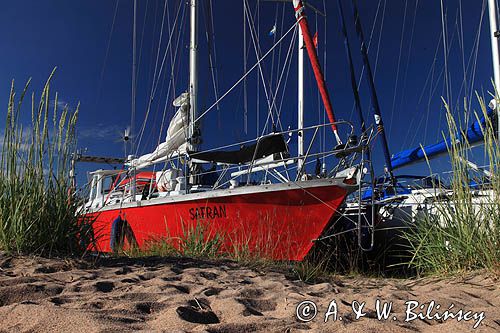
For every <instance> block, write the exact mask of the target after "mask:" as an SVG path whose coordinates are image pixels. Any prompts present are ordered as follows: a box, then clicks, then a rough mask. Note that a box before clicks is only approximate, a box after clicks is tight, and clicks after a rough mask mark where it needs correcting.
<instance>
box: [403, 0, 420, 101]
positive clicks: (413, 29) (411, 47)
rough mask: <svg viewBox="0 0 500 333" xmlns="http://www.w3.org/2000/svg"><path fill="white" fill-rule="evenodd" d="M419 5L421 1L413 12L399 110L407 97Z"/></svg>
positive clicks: (417, 2)
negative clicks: (407, 83)
mask: <svg viewBox="0 0 500 333" xmlns="http://www.w3.org/2000/svg"><path fill="white" fill-rule="evenodd" d="M418 4H419V0H417V1H416V3H415V10H414V12H413V22H412V26H411V35H410V43H409V46H408V56H407V57H406V67H405V73H404V76H403V90H402V91H401V100H400V102H399V108H400V109H401V107H402V106H403V101H404V98H405V95H406V82H407V79H408V68H409V67H410V60H411V59H412V50H413V37H414V34H415V22H416V20H417V12H418Z"/></svg>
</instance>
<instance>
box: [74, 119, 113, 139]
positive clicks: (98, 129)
mask: <svg viewBox="0 0 500 333" xmlns="http://www.w3.org/2000/svg"><path fill="white" fill-rule="evenodd" d="M122 131H123V129H122V128H121V127H119V126H118V125H108V124H103V123H97V124H95V125H93V126H92V127H83V128H81V127H80V128H77V135H78V139H110V140H114V141H117V140H119V139H120V133H121V132H122Z"/></svg>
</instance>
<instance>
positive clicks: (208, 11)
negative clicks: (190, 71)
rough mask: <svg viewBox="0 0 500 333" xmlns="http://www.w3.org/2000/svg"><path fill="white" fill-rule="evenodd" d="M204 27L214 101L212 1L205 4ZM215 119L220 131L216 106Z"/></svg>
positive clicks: (214, 66)
mask: <svg viewBox="0 0 500 333" xmlns="http://www.w3.org/2000/svg"><path fill="white" fill-rule="evenodd" d="M205 4H206V6H205V7H204V9H205V17H204V19H205V27H206V37H207V44H208V45H207V49H208V62H209V69H210V72H211V76H212V88H213V90H214V95H215V99H218V98H219V82H218V78H217V54H216V51H214V50H216V49H215V38H214V37H215V32H214V21H213V19H214V18H213V11H212V0H208V1H207V2H205ZM217 111H218V112H217V117H218V126H219V129H220V108H219V105H217Z"/></svg>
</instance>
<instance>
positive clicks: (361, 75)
mask: <svg viewBox="0 0 500 333" xmlns="http://www.w3.org/2000/svg"><path fill="white" fill-rule="evenodd" d="M385 1H387V0H385ZM381 3H382V0H379V2H378V5H377V11H376V12H375V18H374V19H373V24H372V28H371V31H370V38H369V40H368V44H367V52H368V54H369V53H370V48H371V45H372V40H373V35H374V32H375V27H376V25H377V22H378V15H379V11H380V5H381ZM384 19H385V5H384V10H383V15H382V21H381V29H380V32H379V42H378V47H377V55H376V62H375V68H374V76H373V79H375V73H376V72H377V65H378V57H379V51H380V40H381V39H382V30H383V28H384ZM325 72H326V70H325ZM364 73H365V65H364V64H363V66H362V67H361V73H360V74H359V79H358V91H359V90H360V89H361V83H362V82H363V76H364ZM367 109H370V108H369V107H368V108H367ZM355 110H356V102H353V103H352V107H351V113H350V114H349V119H351V118H352V117H353V115H354V111H355ZM325 122H326V118H325V121H324V122H323V123H325Z"/></svg>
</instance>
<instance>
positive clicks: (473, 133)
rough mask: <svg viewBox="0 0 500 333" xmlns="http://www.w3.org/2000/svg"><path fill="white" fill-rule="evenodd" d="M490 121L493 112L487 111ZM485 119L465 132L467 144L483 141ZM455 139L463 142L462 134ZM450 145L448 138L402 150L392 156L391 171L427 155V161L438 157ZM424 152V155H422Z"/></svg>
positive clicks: (446, 150) (475, 123)
mask: <svg viewBox="0 0 500 333" xmlns="http://www.w3.org/2000/svg"><path fill="white" fill-rule="evenodd" d="M487 115H488V117H490V119H491V118H492V116H493V110H491V109H488V113H487ZM485 125H486V119H485V117H484V116H482V117H481V118H480V119H479V121H478V120H476V121H475V122H474V123H473V124H472V125H471V126H469V128H468V129H467V131H466V132H465V137H466V138H467V140H468V141H469V143H471V144H473V143H477V142H480V141H483V132H482V130H481V128H485ZM457 138H459V139H460V140H463V138H464V134H462V133H459V134H457ZM450 143H451V138H450V137H448V138H446V140H442V141H440V142H438V143H435V144H432V145H428V146H425V147H423V149H422V147H416V148H412V149H407V150H403V151H401V152H399V153H397V154H394V155H393V156H392V158H391V165H392V168H393V169H396V168H401V167H403V166H406V165H410V164H412V163H415V162H418V161H420V160H422V159H425V155H427V158H428V159H431V158H434V157H437V156H440V155H442V154H445V153H447V152H448V146H449V145H450ZM424 152H425V154H424Z"/></svg>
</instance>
